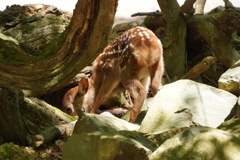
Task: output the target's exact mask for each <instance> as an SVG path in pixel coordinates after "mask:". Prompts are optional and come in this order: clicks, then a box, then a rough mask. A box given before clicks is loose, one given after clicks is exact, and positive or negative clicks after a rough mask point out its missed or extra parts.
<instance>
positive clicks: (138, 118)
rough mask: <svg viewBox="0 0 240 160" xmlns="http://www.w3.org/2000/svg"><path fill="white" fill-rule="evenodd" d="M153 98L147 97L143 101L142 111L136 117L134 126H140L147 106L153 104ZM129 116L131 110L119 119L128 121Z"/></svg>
mask: <svg viewBox="0 0 240 160" xmlns="http://www.w3.org/2000/svg"><path fill="white" fill-rule="evenodd" d="M153 100H154V99H153V97H149V98H147V99H146V100H145V102H144V104H143V106H142V109H141V113H140V114H139V115H138V117H137V119H136V121H135V124H138V125H140V124H141V123H142V120H143V119H144V117H145V116H146V114H147V111H148V108H149V106H151V104H152V102H153ZM130 114H131V109H129V110H128V111H127V112H126V113H125V115H124V116H123V117H121V119H124V120H125V121H129V119H130Z"/></svg>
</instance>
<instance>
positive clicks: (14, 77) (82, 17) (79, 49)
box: [0, 0, 118, 93]
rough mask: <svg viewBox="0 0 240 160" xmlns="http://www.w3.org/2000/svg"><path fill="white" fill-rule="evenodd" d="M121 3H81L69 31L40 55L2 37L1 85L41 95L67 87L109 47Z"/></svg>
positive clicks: (101, 0)
mask: <svg viewBox="0 0 240 160" xmlns="http://www.w3.org/2000/svg"><path fill="white" fill-rule="evenodd" d="M117 3H118V0H99V1H94V0H91V1H87V0H79V1H78V3H77V4H76V8H75V10H74V13H73V17H72V19H71V23H70V25H69V26H68V28H67V29H66V31H65V32H64V33H63V34H62V35H61V37H60V38H59V39H58V40H56V41H54V42H53V43H51V44H50V45H49V46H48V47H46V49H45V50H44V51H43V52H42V53H41V54H40V55H35V56H33V55H31V54H29V53H26V52H25V51H24V50H23V49H22V48H21V47H19V45H18V44H16V43H14V42H13V41H11V40H8V37H7V38H6V37H4V36H1V35H0V85H1V86H5V87H9V88H16V89H27V90H34V91H38V92H41V93H49V92H52V91H54V90H57V89H60V88H61V87H63V86H64V85H65V84H66V83H67V82H68V81H70V80H71V78H73V77H74V76H75V75H76V74H77V73H78V72H79V71H80V70H81V69H83V68H84V67H85V66H86V65H87V64H89V63H91V62H92V61H93V60H94V58H95V57H97V55H98V54H99V53H100V52H101V51H102V50H103V48H104V47H105V45H106V44H107V38H108V36H109V34H110V31H111V27H112V24H113V20H114V16H115V12H116V8H117ZM106 22H107V23H106Z"/></svg>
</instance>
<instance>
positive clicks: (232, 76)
mask: <svg viewBox="0 0 240 160" xmlns="http://www.w3.org/2000/svg"><path fill="white" fill-rule="evenodd" d="M239 84H240V60H238V61H237V62H236V63H235V64H234V65H233V66H232V67H231V68H229V69H228V70H227V71H226V72H225V73H223V74H222V75H221V77H220V78H219V80H218V87H219V88H220V89H223V90H226V91H229V92H231V93H233V94H235V95H237V96H240V85H239Z"/></svg>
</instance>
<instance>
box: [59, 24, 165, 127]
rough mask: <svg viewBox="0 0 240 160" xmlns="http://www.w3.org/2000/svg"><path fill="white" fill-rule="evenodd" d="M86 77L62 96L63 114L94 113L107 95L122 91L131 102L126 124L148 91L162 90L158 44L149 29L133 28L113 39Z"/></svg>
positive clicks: (160, 59)
mask: <svg viewBox="0 0 240 160" xmlns="http://www.w3.org/2000/svg"><path fill="white" fill-rule="evenodd" d="M92 66H93V70H92V75H91V76H90V78H88V77H83V78H82V79H81V80H80V81H79V82H78V86H77V87H75V88H72V89H70V90H69V91H68V92H67V93H66V94H65V95H64V97H63V100H62V106H63V111H65V112H66V113H68V114H71V115H76V114H77V113H76V110H77V109H78V108H79V109H82V110H84V111H85V112H87V113H93V114H96V112H97V111H98V109H99V107H100V105H101V104H103V103H105V102H106V101H108V99H109V97H111V95H113V94H116V93H118V92H120V91H122V90H126V91H127V92H128V93H129V95H130V98H131V101H132V106H131V108H132V110H131V113H130V119H129V122H130V123H134V122H135V121H136V119H137V117H138V115H139V113H140V112H141V108H142V106H143V104H144V102H145V99H146V96H147V93H148V90H149V88H150V90H151V93H152V95H153V96H155V95H156V94H157V92H158V90H159V89H160V88H161V87H162V76H163V73H164V62H163V48H162V44H161V41H160V40H159V39H158V37H157V36H156V35H155V34H154V33H153V32H152V31H151V30H149V29H147V28H144V27H135V28H132V29H129V30H127V31H125V32H124V33H123V34H122V35H121V36H119V37H118V38H116V39H115V40H113V41H112V42H111V43H110V44H109V45H108V46H107V47H106V48H105V49H104V50H103V52H102V53H101V54H100V55H99V56H98V57H97V58H96V59H95V61H94V62H93V65H92Z"/></svg>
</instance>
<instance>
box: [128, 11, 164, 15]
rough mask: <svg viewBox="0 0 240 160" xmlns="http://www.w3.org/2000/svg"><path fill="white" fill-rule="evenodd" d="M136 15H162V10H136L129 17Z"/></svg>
mask: <svg viewBox="0 0 240 160" xmlns="http://www.w3.org/2000/svg"><path fill="white" fill-rule="evenodd" d="M136 16H162V12H160V11H159V10H156V11H155V12H138V13H134V14H132V15H131V17H136Z"/></svg>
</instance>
